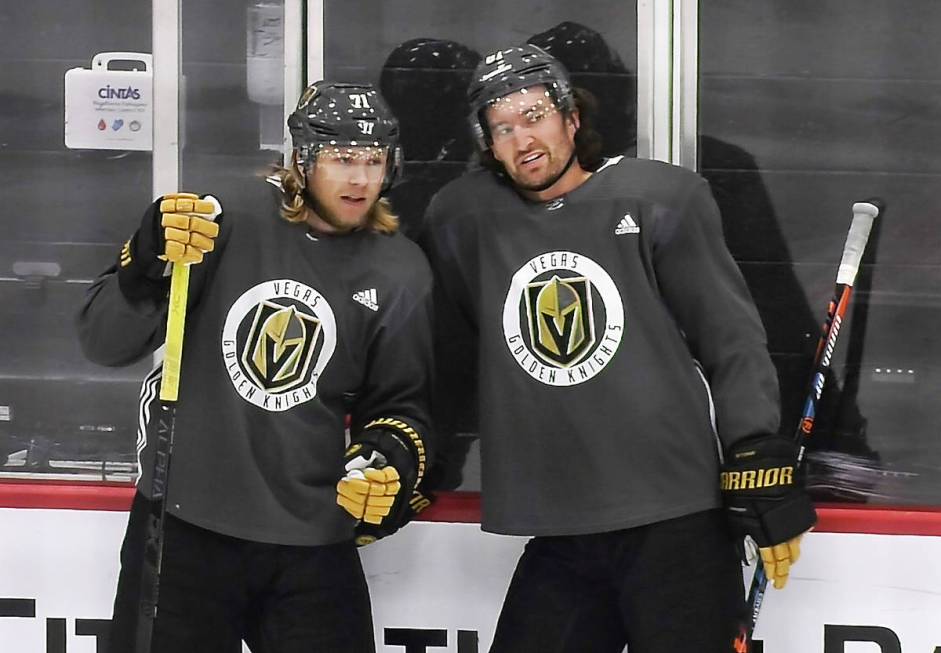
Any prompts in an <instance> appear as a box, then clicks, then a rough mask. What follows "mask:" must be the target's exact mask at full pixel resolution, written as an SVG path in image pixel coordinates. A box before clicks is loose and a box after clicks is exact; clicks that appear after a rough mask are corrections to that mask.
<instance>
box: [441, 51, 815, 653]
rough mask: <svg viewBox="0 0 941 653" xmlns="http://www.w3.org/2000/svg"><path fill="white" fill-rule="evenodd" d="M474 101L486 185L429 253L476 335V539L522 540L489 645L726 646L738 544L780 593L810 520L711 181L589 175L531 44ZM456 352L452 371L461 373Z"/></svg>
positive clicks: (585, 648) (589, 152) (567, 112)
mask: <svg viewBox="0 0 941 653" xmlns="http://www.w3.org/2000/svg"><path fill="white" fill-rule="evenodd" d="M468 94H469V100H470V123H471V128H472V129H473V131H474V133H475V134H476V136H477V139H478V144H479V147H480V152H481V161H482V163H483V168H484V169H481V170H476V171H471V172H469V173H467V174H466V175H465V176H464V177H462V178H460V179H459V180H456V181H455V182H452V183H451V184H449V185H448V186H446V187H445V188H444V189H442V190H441V191H440V192H439V193H438V195H437V196H436V197H435V199H434V200H433V201H432V203H431V205H430V207H429V216H428V233H426V234H425V237H424V240H425V242H426V243H427V249H428V253H429V258H430V260H431V263H432V268H433V270H434V271H435V274H436V284H437V285H438V287H439V289H440V292H436V310H437V311H440V313H441V315H440V317H441V321H440V324H443V325H454V326H455V329H457V330H458V331H460V330H461V329H464V330H465V331H469V332H471V333H476V340H477V348H478V353H477V356H476V358H477V361H478V368H479V383H478V392H479V402H480V410H479V414H480V424H479V430H480V438H481V459H482V463H481V464H482V478H481V482H482V492H483V523H482V526H483V529H484V530H486V531H490V532H494V533H505V534H511V535H527V536H532V539H531V540H530V541H529V542H528V544H527V546H526V549H525V552H524V553H523V555H522V557H521V558H520V560H519V563H518V565H517V568H516V572H515V574H514V576H513V579H512V582H511V584H510V587H509V589H508V591H507V594H506V598H505V601H504V605H503V610H502V613H501V615H500V619H499V622H498V625H497V629H496V634H495V639H494V643H493V648H492V649H491V651H493V652H495V653H527V652H530V651H531V652H534V653H535V652H539V653H549V652H559V653H562V652H566V653H576V652H577V653H586V652H591V653H595V652H597V653H606V652H610V653H619V652H620V651H621V650H622V649H623V647H624V645H625V644H627V645H628V647H629V650H630V652H631V653H668V652H669V653H676V652H678V651H682V652H684V653H686V652H690V653H691V652H694V651H695V652H696V653H720V652H721V653H728V652H730V651H732V646H733V639H734V638H735V636H736V634H737V626H738V623H739V619H740V618H741V617H742V614H741V613H742V609H743V606H744V596H743V587H742V585H743V583H742V571H741V565H740V561H739V554H738V549H739V547H738V546H737V543H738V542H741V541H742V539H743V538H744V536H745V535H749V536H751V537H752V538H754V540H755V541H756V542H757V544H758V545H759V547H761V551H762V556H763V557H764V559H765V561H766V566H767V569H768V573H769V576H770V577H771V578H772V579H774V583H775V585H776V586H779V587H781V586H783V585H784V582H785V580H786V579H787V575H788V569H789V565H790V564H792V563H793V562H794V561H795V560H796V559H797V556H798V552H799V540H800V537H801V535H802V534H803V533H804V532H805V531H807V530H808V529H809V528H810V527H811V526H812V525H813V523H814V520H815V515H814V510H813V507H812V505H811V504H810V502H809V500H808V499H807V497H806V495H805V493H804V491H803V488H802V487H801V483H800V477H799V475H798V474H797V473H796V471H795V462H796V461H795V458H796V449H795V447H793V446H791V444H790V443H789V442H788V441H787V440H786V439H784V438H782V437H779V436H778V435H777V432H778V421H779V408H778V396H777V395H778V387H777V377H776V374H775V370H774V367H773V366H772V363H771V359H770V356H769V354H768V351H767V347H766V339H765V333H764V330H763V327H762V325H761V323H760V321H759V318H758V315H757V312H756V310H755V307H754V304H753V302H752V299H751V297H750V295H749V292H748V289H747V287H746V285H745V283H744V281H743V278H742V276H741V274H740V272H739V270H738V268H737V266H736V264H735V262H734V260H733V259H732V257H731V255H730V254H729V252H728V249H727V248H726V246H725V243H724V241H723V237H722V230H721V223H720V216H719V215H718V211H717V209H716V205H715V202H714V201H713V199H712V196H711V194H710V191H709V187H708V186H707V184H706V182H705V180H703V179H702V178H701V177H699V176H698V175H696V174H695V173H693V172H690V171H688V170H685V169H683V168H679V167H674V166H671V165H667V164H664V163H660V162H655V161H646V160H633V159H627V158H623V157H615V158H612V159H607V160H603V159H601V157H600V156H599V152H600V151H601V150H600V140H599V137H598V135H597V133H596V132H594V130H593V129H592V127H591V119H592V115H591V111H592V108H593V104H592V101H591V98H590V96H588V95H587V94H585V93H583V92H581V91H579V90H577V89H573V88H572V87H571V86H570V83H569V80H568V76H567V74H566V71H565V70H564V69H563V68H562V67H561V66H560V64H559V63H558V62H557V61H556V60H555V59H554V58H552V57H551V56H549V55H548V54H546V53H545V52H544V51H542V50H540V49H539V48H537V47H535V46H531V45H527V46H523V47H512V48H507V49H504V50H499V51H496V52H493V53H491V54H489V55H487V56H486V57H485V58H484V60H483V61H482V62H481V64H480V65H479V66H478V68H477V70H476V72H475V75H474V79H473V81H472V82H471V85H470V88H469V90H468ZM439 295H440V302H439V297H438V296H439ZM454 340H455V339H450V338H448V337H447V334H439V336H438V337H436V342H437V341H440V343H441V350H442V352H441V358H440V365H439V369H440V371H441V373H442V374H447V373H451V374H452V375H453V374H455V373H457V372H459V371H460V368H461V365H457V364H455V363H454V361H455V360H458V358H457V357H459V356H460V357H461V358H460V360H463V361H467V360H473V358H474V357H473V356H468V355H466V353H465V352H462V351H460V348H457V347H451V348H449V345H451V343H453V342H454ZM455 349H457V350H458V351H455ZM442 382H443V383H445V384H447V379H442ZM720 474H721V476H722V478H723V479H724V480H723V483H722V485H721V487H720Z"/></svg>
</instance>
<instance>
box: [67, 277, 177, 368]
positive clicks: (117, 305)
mask: <svg viewBox="0 0 941 653" xmlns="http://www.w3.org/2000/svg"><path fill="white" fill-rule="evenodd" d="M166 307H167V305H166V302H160V303H157V302H154V301H153V300H151V299H142V300H140V301H135V302H132V301H130V300H128V299H127V298H126V297H125V296H124V294H123V293H122V292H121V289H120V288H119V285H118V275H117V266H116V265H114V266H111V267H110V268H108V269H107V270H105V272H104V273H102V274H101V275H100V276H99V277H98V278H97V279H95V281H94V282H93V283H92V285H91V287H90V288H89V289H88V291H87V292H86V294H85V300H84V302H83V304H82V307H81V308H80V309H79V312H78V316H77V318H76V326H77V328H78V338H79V342H80V343H81V345H82V351H83V352H84V353H85V356H86V357H88V359H89V360H91V361H93V362H95V363H98V364H100V365H108V366H121V365H130V364H131V363H134V362H136V361H138V360H140V359H141V358H143V357H144V356H146V355H147V354H149V353H152V352H153V351H154V350H155V349H156V348H157V347H158V346H159V345H160V343H161V342H162V341H163V328H164V326H165V325H164V322H165V321H166V314H167V311H166Z"/></svg>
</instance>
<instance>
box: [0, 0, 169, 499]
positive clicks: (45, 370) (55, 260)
mask: <svg viewBox="0 0 941 653" xmlns="http://www.w3.org/2000/svg"><path fill="white" fill-rule="evenodd" d="M0 27H2V32H3V38H2V39H0V62H2V65H0V88H2V89H3V101H2V103H0V106H2V109H0V170H2V173H0V177H2V178H3V180H4V183H3V184H2V185H0V206H3V207H4V217H3V228H4V231H3V238H2V240H0V303H2V305H3V312H2V317H0V333H2V338H0V477H2V478H24V477H27V476H32V475H39V476H40V477H41V478H51V477H52V475H65V476H66V477H67V478H71V479H95V480H110V481H115V480H117V481H123V480H126V481H130V480H132V479H133V477H134V473H135V471H136V454H135V446H134V443H135V437H136V436H135V431H136V428H135V419H134V417H135V416H134V411H133V409H132V408H131V407H132V406H134V405H135V403H136V398H137V394H138V389H139V386H140V379H141V378H142V377H143V375H144V374H145V372H146V370H147V369H149V366H150V364H149V361H144V362H142V363H140V364H138V365H135V366H132V367H127V368H123V369H106V368H103V367H98V366H96V365H94V364H93V363H90V362H88V361H87V360H86V359H85V358H84V356H83V355H82V353H81V351H80V349H79V345H78V340H77V338H76V335H75V331H74V327H73V316H74V314H75V312H76V311H77V309H78V307H79V305H80V304H81V301H82V297H83V295H84V292H85V289H86V288H87V287H88V284H89V282H90V281H91V280H92V279H93V278H94V277H95V276H96V275H97V274H98V273H100V272H101V271H102V270H104V269H105V268H106V267H107V266H108V265H110V264H111V263H112V262H113V261H115V260H116V257H117V254H118V251H119V249H120V247H121V244H122V243H123V242H124V241H125V240H126V239H127V238H128V236H129V235H130V234H131V233H132V232H133V230H134V229H135V227H136V224H137V220H138V217H139V216H140V213H141V211H142V209H143V208H144V207H145V206H146V205H147V203H148V202H149V201H150V191H151V156H150V152H149V151H146V150H128V149H114V148H121V147H127V146H126V145H122V142H123V143H126V142H127V140H124V141H122V140H121V139H124V138H125V137H127V138H128V139H130V138H136V137H137V135H138V134H139V133H141V128H142V126H143V125H142V123H141V121H136V122H135V120H134V116H133V115H125V114H124V113H123V111H125V110H127V111H132V112H133V111H136V110H137V109H138V108H139V107H135V106H134V102H125V101H130V100H134V94H135V92H136V93H140V92H141V88H142V85H140V84H139V82H138V81H137V80H139V79H140V78H139V77H136V76H135V77H131V78H130V79H132V80H133V83H130V82H129V83H128V84H127V85H124V84H123V83H120V82H118V81H115V80H116V79H118V77H120V75H119V76H117V77H115V76H113V75H112V76H111V77H109V76H108V75H109V74H108V72H107V71H105V73H104V74H105V77H95V76H94V75H91V77H89V75H90V74H92V73H93V71H92V70H90V68H91V61H92V58H93V57H94V56H95V55H96V54H98V53H101V52H114V51H134V52H142V53H150V51H151V47H150V43H151V16H150V3H131V4H128V3H125V2H120V1H119V0H96V1H94V2H92V1H91V0H78V1H76V2H74V3H70V5H69V11H68V12H67V13H64V12H63V11H62V4H61V3H59V2H54V1H53V0H35V1H33V2H27V3H19V2H5V3H3V5H2V8H0ZM72 68H83V69H87V70H86V72H82V73H80V74H79V75H78V77H75V76H74V75H73V76H72V77H70V79H71V80H72V81H74V80H75V79H80V80H81V81H82V82H83V83H85V82H86V81H87V82H88V83H89V84H98V83H99V82H102V83H101V85H100V86H98V85H95V86H93V87H87V88H91V89H92V91H93V94H94V95H96V96H97V97H98V98H99V99H101V102H95V101H94V98H91V97H90V96H89V97H86V98H85V99H87V100H88V107H87V108H88V111H89V113H87V114H82V115H79V114H78V113H77V111H78V110H77V109H75V108H72V109H71V111H72V114H71V115H72V120H71V122H70V130H71V131H70V133H71V134H72V136H73V138H74V137H76V135H77V134H78V132H79V131H80V130H83V129H85V128H86V127H90V131H91V132H92V139H94V138H95V137H96V136H98V137H101V143H104V144H105V145H107V147H108V148H109V149H89V147H86V146H87V145H92V144H93V143H92V142H91V141H89V142H87V143H83V144H82V145H83V146H82V147H79V146H76V145H75V143H76V142H77V141H74V140H73V141H71V142H70V144H72V145H73V147H72V148H67V147H66V145H65V138H64V128H63V125H64V116H65V113H66V108H65V87H66V81H65V80H66V72H67V71H69V70H70V69H72ZM106 68H110V69H111V70H123V71H131V70H133V69H134V68H138V70H139V72H140V73H143V71H142V70H140V69H141V68H142V65H141V64H140V62H136V63H134V62H131V61H130V60H127V59H122V60H120V61H115V62H112V63H111V64H110V65H107V66H106ZM128 74H129V73H128ZM99 75H100V73H99ZM144 77H145V78H146V74H144ZM111 78H114V79H112V81H113V82H114V83H113V84H110V88H111V91H109V90H108V86H109V81H108V80H109V79H111ZM89 79H90V80H91V81H88V80H89ZM121 79H122V80H124V81H126V80H127V79H128V77H126V76H125V77H123V78H121ZM102 89H104V90H102ZM73 99H75V100H76V102H78V100H79V99H82V98H80V97H79V95H78V94H73ZM72 106H73V107H75V106H78V104H76V105H72ZM88 120H92V122H88ZM131 132H134V134H133V135H132V134H131ZM106 141H107V142H106Z"/></svg>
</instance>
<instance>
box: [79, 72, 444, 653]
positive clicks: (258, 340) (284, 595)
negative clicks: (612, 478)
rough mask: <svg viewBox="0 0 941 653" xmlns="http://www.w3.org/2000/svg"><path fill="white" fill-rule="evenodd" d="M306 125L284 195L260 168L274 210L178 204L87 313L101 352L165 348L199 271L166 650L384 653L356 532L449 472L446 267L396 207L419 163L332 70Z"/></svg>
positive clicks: (129, 614) (173, 486) (141, 523)
mask: <svg viewBox="0 0 941 653" xmlns="http://www.w3.org/2000/svg"><path fill="white" fill-rule="evenodd" d="M288 125H289V127H290V130H291V135H292V138H293V145H294V151H293V161H292V163H291V165H290V166H289V167H288V168H279V169H277V170H276V171H275V173H274V174H273V175H272V176H271V177H270V178H269V181H272V182H273V183H274V184H275V185H276V187H277V188H278V192H277V193H276V198H277V199H275V198H274V197H272V193H271V187H270V186H268V185H266V184H265V183H264V180H262V179H258V180H257V181H256V180H254V179H246V180H245V184H246V186H249V187H250V185H251V184H257V185H258V186H259V188H258V189H257V191H254V196H257V200H258V201H257V202H256V203H255V204H252V205H251V206H249V203H245V204H241V203H240V204H239V205H237V206H236V205H235V204H227V205H225V207H224V208H225V214H224V216H223V218H224V219H223V220H221V229H220V228H219V227H218V226H217V225H216V224H213V223H211V222H208V221H207V220H206V219H205V218H206V217H207V213H208V212H209V211H210V210H211V207H210V206H208V205H209V202H208V201H206V200H203V199H201V198H199V197H197V196H196V195H187V194H175V195H168V196H163V197H160V198H158V199H157V200H156V201H155V202H154V203H153V204H152V205H151V206H150V208H148V209H147V211H146V212H145V213H144V216H143V219H142V221H141V224H140V226H139V228H138V229H137V231H136V233H135V234H134V236H133V237H132V238H131V239H130V241H129V242H128V244H127V245H126V246H125V248H124V250H123V252H122V254H121V256H120V257H119V260H118V261H117V262H116V263H115V265H113V266H112V267H111V268H109V269H108V270H107V271H106V272H105V273H104V274H103V275H102V276H101V277H99V278H98V279H97V280H96V281H95V283H94V284H93V285H92V287H91V289H90V290H89V293H88V296H87V300H86V302H85V305H84V307H83V309H82V310H81V313H80V316H79V318H78V324H79V332H80V335H81V340H82V344H83V346H84V349H85V352H86V354H87V355H88V356H89V357H90V358H91V359H92V360H94V361H96V362H99V363H101V364H104V365H126V364H129V363H131V362H133V361H136V360H138V359H140V358H141V357H144V356H147V355H149V354H150V353H151V352H153V351H154V349H155V348H156V347H157V346H158V345H159V344H160V343H161V342H162V339H163V333H162V328H163V324H164V322H165V320H166V309H167V287H168V283H167V280H166V277H165V276H164V268H165V267H166V261H168V260H169V261H184V262H190V263H192V265H193V271H192V283H191V290H190V300H191V304H190V311H189V321H188V324H187V326H186V343H185V352H184V356H183V368H182V373H181V379H182V381H181V390H180V398H179V401H178V403H177V413H176V429H175V442H174V449H173V460H172V465H171V469H170V476H169V489H168V496H167V503H166V518H165V522H164V533H163V536H164V546H163V552H164V553H163V563H162V569H161V570H160V578H159V581H160V592H159V603H158V610H157V617H156V621H155V624H154V631H153V640H152V641H153V647H152V650H153V651H156V652H158V653H180V652H182V651H207V652H209V651H212V652H216V651H220V652H221V651H225V652H228V651H231V652H232V653H237V652H238V651H240V650H241V643H240V642H241V641H242V640H243V639H244V640H245V642H247V643H248V645H249V646H250V647H251V649H252V650H253V651H264V652H265V653H268V652H270V653H299V652H301V651H304V652H305V653H306V652H308V651H344V652H360V651H362V652H371V651H374V650H375V645H374V641H373V627H372V617H371V608H370V602H369V596H368V589H367V586H366V582H365V578H364V575H363V571H362V568H361V566H360V561H359V556H358V554H357V551H356V544H355V542H354V536H355V535H356V534H357V532H359V534H360V535H362V537H363V539H362V540H360V543H363V542H368V541H371V540H374V539H375V538H377V537H382V536H383V535H386V534H388V533H391V532H392V531H394V530H395V529H396V528H398V527H399V526H401V525H402V523H404V520H405V519H406V518H407V515H408V514H409V501H408V500H409V498H410V497H411V496H412V491H413V489H414V488H415V486H416V484H417V483H418V482H419V481H420V480H421V478H422V475H423V474H424V471H425V466H426V464H427V459H426V456H427V455H428V454H429V451H428V443H427V442H426V435H425V434H426V432H427V423H428V416H427V400H426V395H427V386H428V378H429V372H430V367H431V333H430V310H431V309H430V294H431V274H430V270H429V268H428V265H427V262H426V260H425V258H424V255H423V254H422V253H421V251H420V250H419V249H418V248H417V246H415V245H414V244H413V243H411V242H410V241H408V240H406V239H405V238H404V237H403V236H401V235H399V234H397V233H396V230H397V220H396V218H395V217H394V216H393V215H392V213H391V212H390V207H389V206H388V204H387V203H386V202H385V200H384V199H382V198H381V196H382V195H383V194H384V193H385V192H386V191H388V189H389V187H390V186H391V184H392V181H393V179H394V178H395V176H396V174H397V172H398V170H399V167H400V155H399V149H398V125H397V122H396V120H395V118H394V116H393V115H392V114H391V112H390V111H389V109H388V108H387V105H386V104H385V102H384V101H383V99H382V98H381V97H380V95H379V94H378V93H377V92H376V91H375V89H373V88H372V87H371V86H368V85H351V84H340V83H332V82H321V83H317V84H314V85H312V86H310V87H308V88H307V89H306V90H305V92H304V94H303V95H302V96H301V98H300V101H299V104H298V107H297V110H296V111H295V112H294V113H293V114H292V115H291V116H290V118H289V120H288ZM279 203H280V206H279ZM223 204H225V203H224V202H223ZM279 212H280V217H279V215H278V213H279ZM160 376H161V368H160V367H159V366H158V367H157V368H156V369H155V370H154V371H153V372H152V373H151V374H150V375H149V376H148V377H147V378H146V380H145V381H144V385H143V389H142V391H141V404H140V407H139V415H140V423H141V427H140V428H141V433H140V435H139V437H140V440H139V445H140V447H142V451H141V469H142V470H143V477H142V478H141V479H140V483H139V484H138V493H137V496H136V498H135V500H134V504H133V507H132V509H131V514H130V519H129V523H128V529H127V534H126V538H125V541H124V545H123V548H122V552H121V562H122V567H121V573H120V579H119V584H118V590H117V596H116V600H115V608H114V625H113V633H112V640H111V646H110V649H109V650H111V651H122V652H125V653H129V652H131V651H133V650H134V644H133V641H134V633H135V629H136V622H137V620H138V619H139V618H140V617H139V610H138V606H137V602H138V596H139V590H140V587H139V585H140V577H141V573H142V572H141V567H142V565H143V564H144V563H143V562H142V560H141V552H142V551H143V549H144V539H145V537H147V535H146V533H147V528H148V523H149V522H150V520H151V519H152V517H151V513H152V511H153V508H152V502H151V498H152V493H151V491H150V488H151V485H150V480H151V479H150V473H151V469H152V467H153V464H154V463H153V459H152V456H153V452H152V449H153V443H152V437H153V433H152V431H153V425H152V424H151V421H152V420H151V419H150V418H151V415H152V414H153V412H152V410H151V408H152V404H153V403H154V401H155V394H156V393H155V388H156V386H157V384H158V383H159V380H160ZM347 415H349V416H350V420H351V425H350V429H349V432H350V434H351V442H349V443H347V436H346V434H345V429H344V421H345V417H346V416H347Z"/></svg>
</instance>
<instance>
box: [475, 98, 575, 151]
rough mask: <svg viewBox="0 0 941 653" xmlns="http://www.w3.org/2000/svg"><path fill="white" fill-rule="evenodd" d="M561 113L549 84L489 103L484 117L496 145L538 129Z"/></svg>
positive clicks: (491, 138)
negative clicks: (548, 86) (548, 87)
mask: <svg viewBox="0 0 941 653" xmlns="http://www.w3.org/2000/svg"><path fill="white" fill-rule="evenodd" d="M556 113H559V107H558V106H557V104H556V102H555V99H554V98H553V96H552V93H551V92H550V91H549V89H547V88H546V87H545V86H542V85H539V86H530V87H528V88H524V89H521V90H519V91H517V92H516V93H511V94H509V95H505V96H503V97H499V98H496V99H494V100H491V101H490V102H488V103H487V106H486V108H485V109H484V119H485V120H486V122H487V127H488V131H489V134H490V140H491V141H492V143H493V144H494V145H495V146H498V147H499V146H500V145H501V144H503V143H506V142H509V141H511V140H512V139H513V138H515V137H516V136H517V135H518V134H522V133H525V132H530V131H532V130H535V129H538V128H539V126H540V125H542V124H544V122H545V121H546V120H547V119H548V118H550V117H551V116H553V115H555V114H556Z"/></svg>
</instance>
